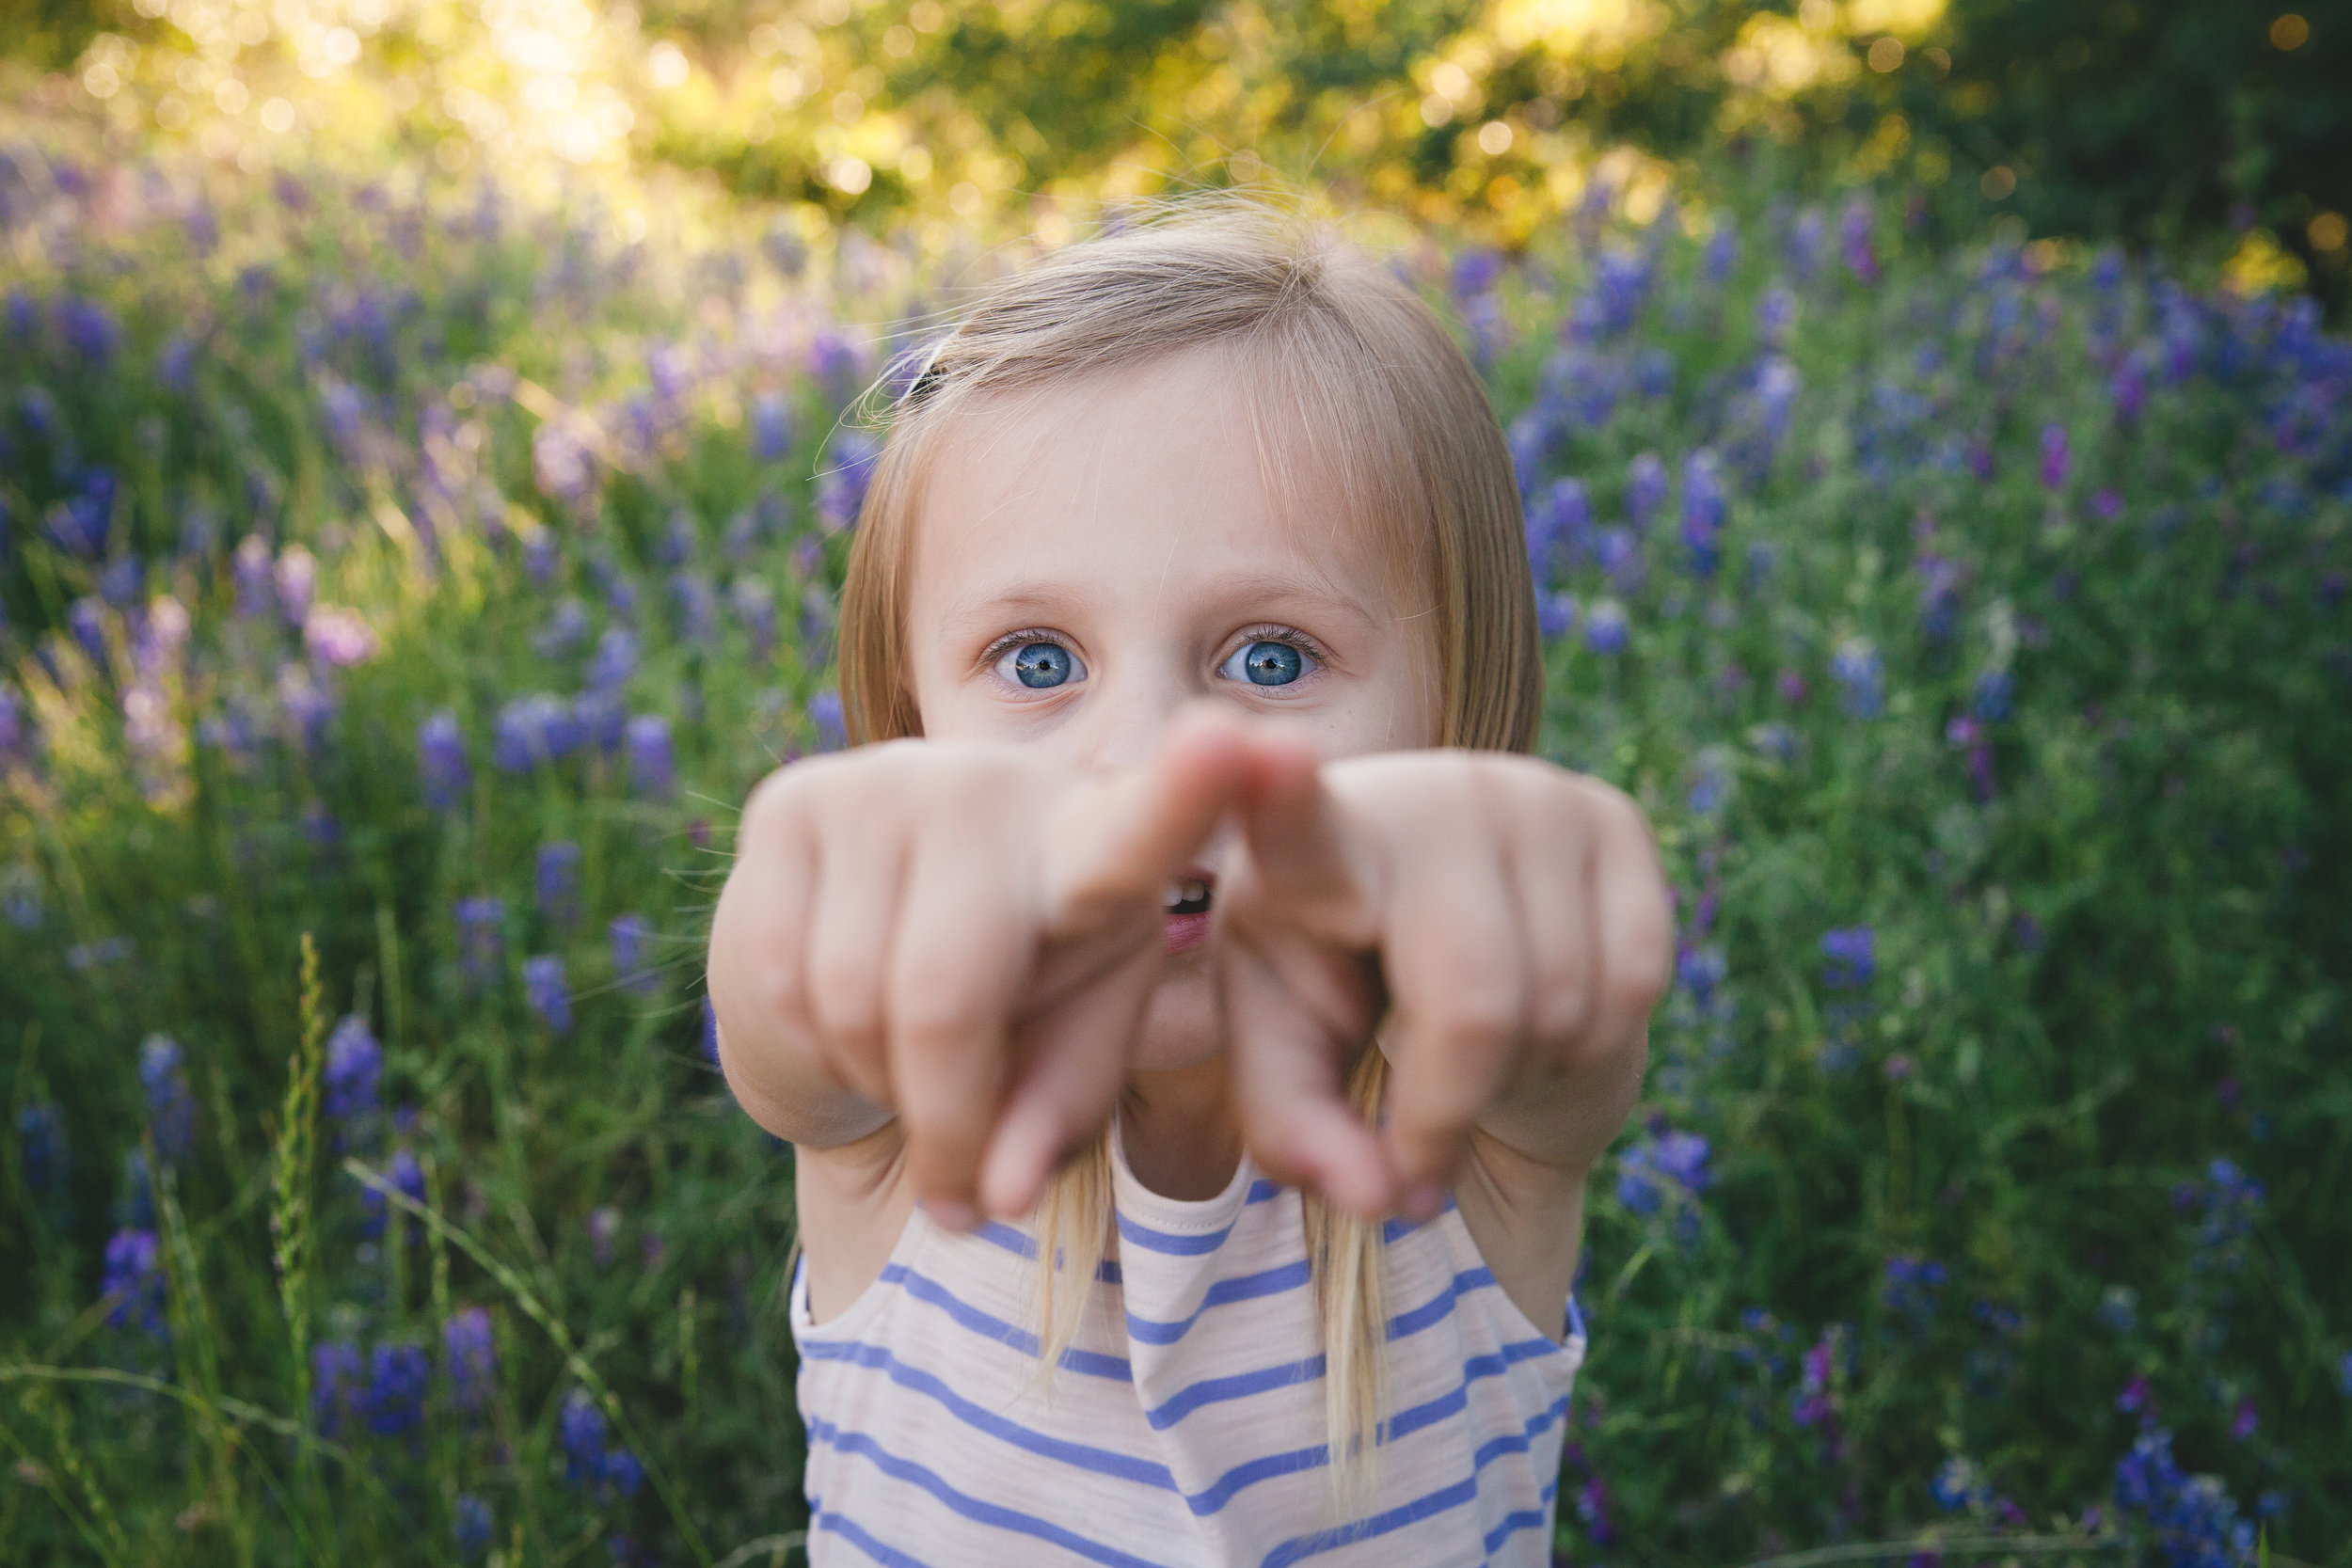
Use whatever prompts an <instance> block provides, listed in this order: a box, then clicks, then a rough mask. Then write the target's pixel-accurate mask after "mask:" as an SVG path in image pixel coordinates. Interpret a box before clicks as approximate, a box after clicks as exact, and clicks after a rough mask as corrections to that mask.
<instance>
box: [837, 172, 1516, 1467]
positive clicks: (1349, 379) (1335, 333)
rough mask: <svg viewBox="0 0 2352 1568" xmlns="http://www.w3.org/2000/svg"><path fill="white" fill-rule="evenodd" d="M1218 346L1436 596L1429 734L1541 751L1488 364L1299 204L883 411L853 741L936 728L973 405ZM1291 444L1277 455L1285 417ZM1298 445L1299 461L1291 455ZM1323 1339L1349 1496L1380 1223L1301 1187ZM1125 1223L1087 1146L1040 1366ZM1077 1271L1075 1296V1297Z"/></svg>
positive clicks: (1369, 1433)
mask: <svg viewBox="0 0 2352 1568" xmlns="http://www.w3.org/2000/svg"><path fill="white" fill-rule="evenodd" d="M1212 345H1214V346H1216V347H1220V348H1223V349H1226V350H1228V351H1230V352H1232V353H1233V354H1234V355H1235V356H1236V357H1237V358H1238V359H1239V360H1240V361H1242V362H1244V363H1247V364H1248V365H1250V366H1251V367H1252V368H1253V369H1255V370H1256V371H1258V372H1260V373H1259V374H1257V375H1256V376H1254V377H1250V378H1247V379H1248V381H1249V384H1250V385H1249V388H1248V390H1249V393H1250V396H1251V404H1250V407H1251V412H1252V414H1253V416H1254V418H1255V421H1256V423H1257V426H1258V429H1259V432H1260V438H1259V442H1258V446H1259V455H1260V461H1261V464H1262V466H1263V467H1265V468H1266V469H1267V474H1268V479H1269V481H1270V483H1272V485H1273V487H1274V488H1275V490H1276V492H1277V495H1278V498H1279V499H1282V500H1284V501H1287V502H1289V503H1291V504H1292V505H1293V507H1294V509H1295V506H1296V503H1297V502H1298V501H1299V500H1300V499H1303V498H1302V491H1301V489H1300V482H1301V479H1302V473H1301V470H1302V469H1304V470H1307V471H1310V472H1311V474H1312V476H1313V478H1314V479H1316V480H1318V481H1321V482H1323V483H1326V484H1330V485H1335V486H1336V487H1337V489H1338V491H1339V494H1340V498H1341V499H1342V501H1343V510H1344V511H1345V512H1346V513H1347V514H1348V515H1350V516H1352V517H1354V518H1358V519H1360V520H1361V521H1362V522H1363V523H1364V524H1366V525H1368V526H1372V527H1374V528H1375V529H1377V530H1378V531H1379V532H1380V534H1381V537H1382V541H1383V545H1384V547H1385V548H1386V550H1387V551H1388V552H1389V556H1390V559H1391V562H1392V563H1393V564H1394V565H1395V567H1396V568H1397V569H1398V570H1399V572H1400V573H1402V574H1405V579H1406V580H1407V581H1409V582H1411V583H1413V584H1415V585H1417V586H1419V587H1421V588H1423V589H1425V590H1427V591H1430V592H1432V593H1433V594H1434V602H1433V603H1432V604H1430V605H1429V607H1428V608H1429V610H1430V611H1431V613H1429V614H1428V615H1427V616H1426V618H1425V621H1426V624H1427V625H1428V626H1429V628H1430V635H1431V637H1432V639H1433V641H1434V645H1435V649H1436V651H1437V653H1438V660H1437V666H1438V680H1439V689H1438V694H1437V695H1438V713H1439V714H1440V716H1441V718H1440V723H1439V737H1438V743H1439V744H1440V745H1444V746H1461V747H1473V748H1481V749H1486V750H1507V751H1519V752H1523V751H1527V750H1529V749H1530V748H1531V747H1532V746H1533V745H1534V736H1535V725H1536V721H1537V717H1538V712H1539V709H1540V705H1541V699H1542V681H1543V663H1542V653H1541V647H1540V644H1539V641H1538V639H1537V636H1536V629H1535V602H1534V583H1533V580H1532V578H1531V574H1530V571H1529V567H1528V560H1527V551H1526V546H1525V543H1524V533H1523V526H1524V525H1523V521H1522V518H1521V515H1520V511H1519V498H1518V487H1517V484H1516V483H1514V479H1513V472H1512V467H1511V459H1510V453H1509V450H1508V448H1507V447H1506V446H1505V445H1504V443H1503V439H1502V431H1501V430H1500V429H1499V428H1498V427H1497V426H1496V423H1495V420H1494V415H1493V413H1492V412H1491V411H1490V410H1489V409H1488V407H1487V406H1486V395H1485V391H1484V389H1483V388H1482V387H1481V386H1480V384H1479V380H1478V376H1477V373H1476V372H1474V371H1472V370H1471V369H1470V363H1469V361H1468V360H1467V359H1465V358H1464V357H1463V355H1462V353H1461V350H1460V349H1459V348H1457V347H1456V346H1455V345H1454V340H1453V339H1452V338H1451V337H1449V336H1448V335H1447V333H1446V330H1445V328H1444V326H1443V325H1441V324H1440V323H1439V322H1438V318H1437V317H1436V315H1435V314H1434V313H1433V312H1432V311H1431V310H1430V309H1429V308H1428V306H1427V305H1425V304H1424V303H1423V302H1422V299H1421V298H1420V296H1419V295H1418V294H1416V293H1414V292H1413V290H1412V289H1411V288H1410V287H1409V286H1407V285H1406V283H1405V282H1404V281H1403V280H1402V279H1401V278H1399V277H1397V276H1395V275H1394V274H1393V273H1391V271H1390V270H1388V269H1387V268H1386V267H1384V266H1382V265H1380V264H1379V263H1378V262H1377V261H1374V260H1372V259H1371V258H1369V257H1367V256H1365V255H1363V254H1362V253H1360V252H1359V251H1357V250H1355V249H1353V248H1352V247H1349V246H1347V245H1344V244H1343V243H1342V242H1341V241H1340V240H1339V239H1338V238H1337V236H1336V235H1334V234H1333V233H1332V232H1331V231H1330V230H1328V229H1327V228H1325V227H1323V226H1320V225H1317V224H1314V223H1311V222H1309V221H1306V220H1305V219H1303V218H1302V217H1301V216H1299V215H1298V214H1296V213H1295V212H1294V211H1288V210H1284V209H1279V208H1276V207H1272V206H1269V205H1266V204H1264V203H1263V202H1260V201H1257V200H1252V199H1247V198H1236V197H1221V198H1205V199H1204V198H1193V199H1190V200H1185V201H1182V202H1176V203H1169V204H1167V205H1166V206H1164V207H1162V208H1160V209H1157V210H1155V211H1153V212H1152V213H1150V214H1147V215H1146V216H1145V217H1144V219H1143V221H1141V222H1139V223H1136V224H1134V225H1133V226H1132V227H1129V228H1126V229H1124V230H1121V231H1120V232H1117V233H1111V234H1105V235H1104V236H1102V237H1099V238H1095V239H1089V240H1087V241H1084V242H1082V243H1080V244H1077V245H1071V246H1068V247H1067V248H1065V249H1062V250H1060V251H1057V252H1056V253H1054V254H1052V255H1050V256H1048V257H1046V258H1045V259H1044V260H1042V261H1039V262H1037V263H1035V264H1034V265H1032V266H1030V267H1028V268H1026V269H1025V270H1023V271H1021V272H1019V273H1017V274H1015V275H1014V276H1012V277H1009V279H1007V280H1005V281H1003V282H1001V283H1000V284H998V285H996V286H995V287H994V288H993V289H992V290H990V291H989V292H988V293H986V295H985V296H984V297H983V298H981V299H980V301H979V302H978V303H977V305H976V306H975V307H974V308H973V309H971V310H970V311H969V313H967V314H966V315H965V316H964V317H963V319H962V321H961V325H958V326H957V328H956V329H955V331H954V332H953V333H952V334H951V335H949V336H947V337H946V338H945V339H944V340H942V341H940V342H939V343H938V344H937V345H936V346H935V347H934V348H933V349H932V351H931V352H930V356H928V358H927V360H926V361H925V362H924V363H923V365H922V367H921V370H920V372H919V373H917V374H916V375H915V376H914V380H913V382H912V383H911V384H910V385H909V386H908V387H907V389H906V390H905V391H904V393H903V394H901V395H900V396H899V397H898V400H897V402H896V404H895V405H894V406H892V407H890V408H889V409H887V410H886V411H885V413H886V418H887V420H888V427H889V433H888V436H887V438H886V440H885V442H884V444H883V449H882V455H881V458H880V461H879V463H878V465H877V467H876V469H875V472H874V477H873V483H872V484H871V486H870V487H869V488H868V490H867V492H866V501H865V506H864V509H863V511H862V512H861V514H860V515H859V521H858V528H857V538H856V541H855V543H854V545H853V546H852V547H851V550H850V565H849V576H848V580H847V582H846V583H845V585H844V589H843V594H842V608H841V626H840V630H841V644H840V646H841V679H842V693H843V706H844V713H845V718H846V719H847V721H848V729H849V732H850V739H851V740H852V741H854V742H860V743H863V742H866V741H877V740H887V739H894V738H898V737H900V736H914V735H920V734H921V733H922V719H921V716H920V715H919V714H918V713H917V712H916V711H915V706H914V695H913V692H912V690H911V688H910V683H909V682H908V680H907V679H906V678H905V668H906V666H905V657H906V626H905V616H906V601H907V592H908V585H909V577H910V570H909V568H910V557H911V553H912V542H913V538H914V518H915V512H916V509H917V507H918V506H919V504H920V499H921V495H922V488H923V483H924V481H925V479H926V476H927V470H928V459H929V456H930V453H931V452H932V451H934V450H935V449H936V445H937V441H938V438H939V433H940V432H941V431H943V430H944V429H946V427H947V426H948V425H949V424H950V423H951V422H952V421H953V420H955V418H956V415H957V414H958V412H959V411H960V410H964V409H966V408H968V407H969V406H970V405H971V404H973V403H974V402H975V401H976V400H978V399H981V398H984V397H991V396H993V395H996V394H1001V393H1018V392H1024V391H1035V390H1038V389H1040V388H1044V387H1046V386H1049V385H1052V384H1056V383H1060V382H1065V381H1068V380H1072V379H1075V378H1079V377H1084V376H1088V375H1092V374H1097V373H1102V372H1112V371H1117V370H1120V369H1125V368H1129V367H1133V366H1136V365H1139V364H1141V363H1143V362H1145V361H1147V360H1151V359H1154V358H1157V357H1159V356H1165V355H1168V354H1172V353H1175V352H1177V351H1179V350H1184V349H1190V348H1204V347H1209V346H1212ZM1278 413H1279V414H1281V415H1284V416H1287V422H1288V424H1289V426H1290V427H1291V428H1290V431H1289V434H1291V435H1292V436H1294V441H1293V443H1291V444H1289V445H1285V444H1284V443H1280V442H1271V441H1269V440H1268V439H1267V438H1266V436H1265V432H1266V430H1267V429H1268V427H1269V426H1270V425H1271V424H1272V422H1273V419H1272V417H1273V416H1275V415H1276V414H1278ZM1294 450H1295V451H1297V452H1299V453H1301V454H1303V458H1304V461H1303V462H1302V463H1299V464H1298V465H1296V466H1294V465H1293V464H1292V462H1291V461H1290V454H1291V453H1292V451H1294ZM1387 1079H1388V1074H1387V1071H1386V1063H1385V1058H1383V1056H1382V1055H1381V1053H1380V1051H1379V1050H1378V1048H1377V1047H1376V1046H1368V1047H1367V1048H1366V1049H1365V1050H1364V1052H1363V1054H1362V1056H1361V1058H1360V1059H1359V1061H1358V1062H1357V1063H1356V1064H1355V1066H1354V1068H1353V1069H1352V1071H1351V1074H1350V1079H1349V1094H1350V1098H1351V1099H1352V1100H1353V1101H1355V1103H1356V1105H1357V1106H1358V1108H1359V1110H1360V1111H1361V1112H1362V1113H1363V1114H1364V1116H1365V1117H1367V1119H1369V1118H1371V1117H1375V1116H1376V1115H1377V1113H1378V1109H1379V1107H1380V1104H1381V1102H1382V1098H1383V1096H1384V1094H1385V1092H1386V1087H1387ZM1305 1209H1306V1229H1307V1246H1308V1256H1309V1259H1310V1268H1311V1271H1312V1274H1313V1278H1314V1282H1315V1290H1316V1294H1317V1298H1318V1303H1317V1305H1318V1308H1319V1312H1320V1316H1321V1319H1322V1324H1323V1338H1324V1347H1325V1354H1326V1363H1325V1408H1326V1415H1327V1422H1328V1430H1329V1433H1330V1456H1331V1469H1332V1478H1333V1483H1334V1489H1335V1496H1346V1495H1348V1494H1351V1493H1360V1491H1361V1490H1362V1488H1363V1486H1364V1485H1365V1484H1366V1483H1367V1481H1368V1477H1369V1469H1368V1466H1367V1465H1365V1464H1364V1463H1363V1462H1364V1460H1365V1459H1366V1458H1367V1457H1368V1456H1370V1455H1371V1454H1372V1453H1373V1450H1374V1449H1375V1445H1376V1444H1377V1442H1378V1440H1379V1433H1380V1420H1379V1410H1380V1402H1381V1396H1382V1377H1381V1370H1382V1359H1383V1354H1384V1351H1383V1347H1384V1345H1385V1343H1386V1339H1387V1328H1388V1317H1387V1313H1386V1310H1385V1303H1384V1300H1383V1292H1382V1290H1381V1246H1382V1239H1381V1227H1380V1226H1379V1225H1378V1224H1377V1223H1368V1222H1365V1221H1362V1220H1359V1219H1356V1218H1354V1217H1353V1216H1350V1215H1348V1214H1346V1213H1344V1212H1341V1211H1338V1210H1335V1209H1333V1208H1332V1207H1330V1206H1329V1205H1328V1204H1326V1203H1325V1202H1323V1201H1322V1200H1321V1198H1320V1197H1319V1196H1316V1195H1313V1194H1308V1195H1306V1199H1305ZM1111 1222H1112V1214H1111V1177H1110V1153H1109V1146H1108V1142H1107V1138H1098V1139H1097V1140H1096V1141H1095V1143H1094V1144H1093V1145H1092V1146H1091V1147H1090V1148H1088V1149H1086V1150H1084V1151H1082V1152H1080V1153H1079V1154H1078V1155H1076V1157H1074V1158H1073V1160H1072V1161H1071V1162H1070V1163H1069V1164H1067V1165H1066V1166H1065V1167H1064V1169H1063V1170H1062V1171H1061V1173H1060V1174H1059V1175H1058V1176H1057V1178H1056V1179H1055V1180H1054V1182H1053V1184H1052V1186H1051V1187H1050V1188H1049V1189H1048V1192H1047V1194H1046V1196H1045V1198H1044V1200H1043V1202H1042V1204H1041V1207H1040V1210H1039V1213H1038V1260H1039V1268H1038V1316H1039V1325H1040V1327H1039V1338H1040V1341H1041V1350H1040V1368H1041V1375H1045V1376H1050V1374H1051V1370H1052V1369H1053V1368H1054V1367H1055V1366H1056V1365H1057V1363H1058V1361H1059V1359H1060V1356H1061V1354H1062V1353H1063V1352H1064V1351H1065V1350H1066V1349H1068V1347H1069V1346H1070V1345H1071V1343H1072V1342H1073V1339H1074V1338H1075V1337H1076V1335H1077V1332H1078V1329H1079V1327H1080V1324H1081V1321H1082V1319H1083V1316H1084V1313H1085V1309H1086V1304H1087V1302H1088V1301H1089V1299H1090V1297H1091V1295H1092V1291H1091V1290H1090V1288H1089V1287H1090V1285H1091V1283H1092V1281H1093V1279H1094V1277H1095V1274H1096V1271H1097V1269H1098V1267H1099V1266H1100V1264H1101V1262H1102V1259H1103V1254H1104V1248H1105V1246H1106V1245H1107V1243H1108V1239H1109V1231H1110V1227H1111ZM1065 1281H1066V1283H1064V1282H1065Z"/></svg>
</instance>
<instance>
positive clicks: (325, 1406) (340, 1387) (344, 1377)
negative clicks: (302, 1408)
mask: <svg viewBox="0 0 2352 1568" xmlns="http://www.w3.org/2000/svg"><path fill="white" fill-rule="evenodd" d="M367 1382H368V1368H367V1362H366V1361H365V1360H364V1359H363V1358H362V1357H361V1356H360V1354H359V1347H358V1345H355V1344H353V1343H352V1342H351V1341H350V1340H348V1339H324V1340H321V1341H320V1342H319V1343H318V1344H317V1345H315V1346H313V1347H312V1348H311V1351H310V1414H311V1417H312V1418H313V1419H314V1420H315V1421H316V1422H317V1423H318V1429H319V1435H320V1436H322V1437H332V1436H334V1435H335V1434H336V1432H337V1430H338V1429H339V1428H340V1427H341V1426H342V1418H343V1416H344V1415H345V1414H346V1413H347V1412H352V1411H356V1410H358V1408H359V1405H360V1402H361V1401H362V1400H363V1399H364V1398H365V1397H366V1394H367Z"/></svg>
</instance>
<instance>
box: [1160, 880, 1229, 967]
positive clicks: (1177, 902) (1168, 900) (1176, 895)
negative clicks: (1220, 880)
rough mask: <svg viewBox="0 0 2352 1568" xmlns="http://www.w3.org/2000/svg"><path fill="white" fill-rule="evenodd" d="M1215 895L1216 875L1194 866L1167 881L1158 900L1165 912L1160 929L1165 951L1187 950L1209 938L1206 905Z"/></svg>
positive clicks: (1178, 951) (1207, 907) (1177, 951)
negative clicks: (1165, 891) (1172, 879)
mask: <svg viewBox="0 0 2352 1568" xmlns="http://www.w3.org/2000/svg"><path fill="white" fill-rule="evenodd" d="M1215 897H1216V877H1214V876H1212V875H1211V874H1210V873H1208V872H1206V871H1201V870H1199V869H1197V868H1196V869H1193V870H1188V871H1186V872H1185V873H1184V875H1183V876H1181V877H1179V878H1177V879H1175V880H1174V881H1173V882H1170V883H1169V884H1168V892H1167V893H1166V895H1163V897H1162V900H1161V906H1162V908H1164V909H1165V910H1166V911H1168V913H1167V918H1166V920H1164V921H1163V922H1162V923H1161V931H1162V937H1163V942H1164V945H1165V946H1166V948H1167V950H1168V952H1170V953H1185V952H1189V951H1191V950H1192V949H1194V948H1196V947H1199V946H1200V944H1201V943H1202V942H1206V941H1208V940H1209V905H1210V903H1211V901H1212V900H1214V899H1215Z"/></svg>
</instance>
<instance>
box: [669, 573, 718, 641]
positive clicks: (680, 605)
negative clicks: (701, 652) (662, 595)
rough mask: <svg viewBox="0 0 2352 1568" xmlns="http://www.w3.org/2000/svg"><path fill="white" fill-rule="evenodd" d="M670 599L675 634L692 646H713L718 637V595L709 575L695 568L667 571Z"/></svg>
mask: <svg viewBox="0 0 2352 1568" xmlns="http://www.w3.org/2000/svg"><path fill="white" fill-rule="evenodd" d="M670 602H671V603H672V604H673V605H675V607H676V609H677V634H678V637H679V639H680V641H687V642H691V643H693V644H694V645H695V646H696V647H700V648H711V647H716V646H717V645H718V641H719V595H718V594H717V593H716V592H715V591H713V589H712V588H711V586H710V579H709V578H707V577H705V576H703V574H702V573H700V572H696V571H677V572H673V573H671V574H670Z"/></svg>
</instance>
